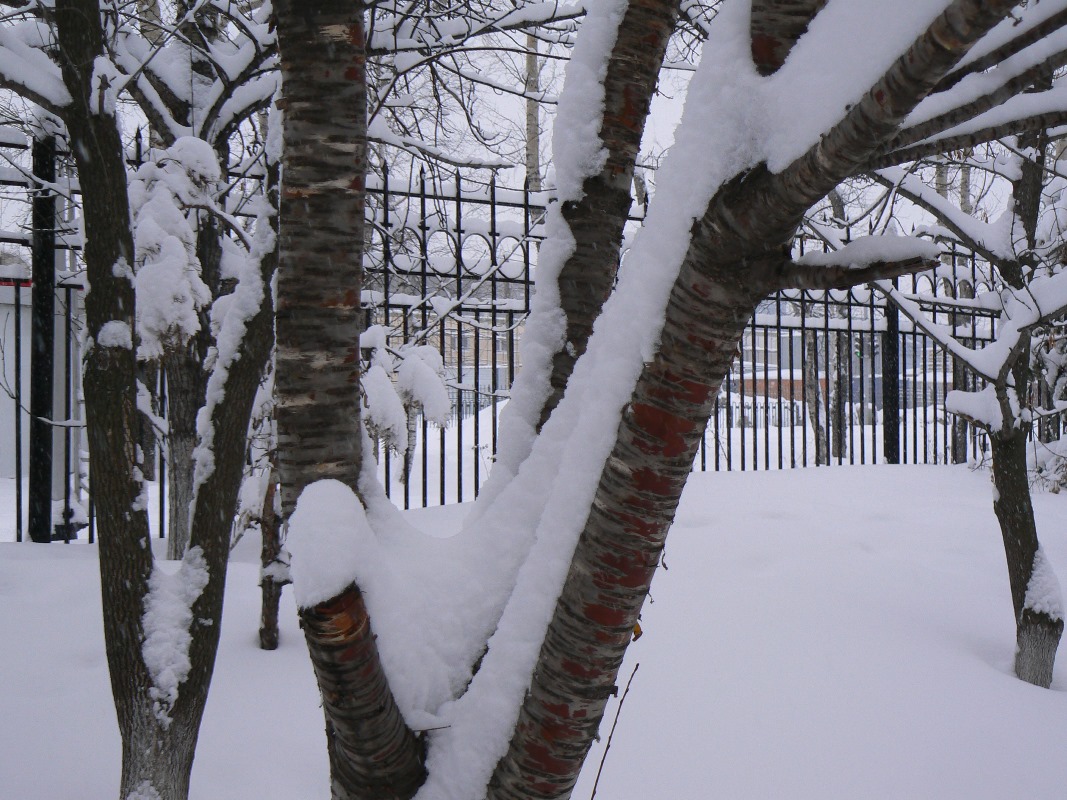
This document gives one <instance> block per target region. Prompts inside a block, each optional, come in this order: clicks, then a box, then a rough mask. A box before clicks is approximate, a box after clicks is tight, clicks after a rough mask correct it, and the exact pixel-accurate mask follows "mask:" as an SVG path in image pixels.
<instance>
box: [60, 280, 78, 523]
mask: <svg viewBox="0 0 1067 800" xmlns="http://www.w3.org/2000/svg"><path fill="white" fill-rule="evenodd" d="M71 292H72V290H71V287H70V286H64V287H63V300H64V301H65V303H66V309H65V313H64V315H63V420H64V424H63V528H62V531H63V540H64V541H65V542H67V543H68V544H69V543H70V540H71V538H72V537H73V536H74V530H75V529H74V512H73V510H72V509H71V507H70V490H71V485H70V483H71V478H72V477H73V476H72V472H71V453H70V433H71V430H70V425H71V416H72V408H71V398H72V396H73V394H74V386H73V384H74V375H73V370H72V366H71V361H72V359H73V356H74V353H73V350H72V344H73V342H74V305H73V303H72V302H71V300H72V293H71Z"/></svg>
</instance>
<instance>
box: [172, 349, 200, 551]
mask: <svg viewBox="0 0 1067 800" xmlns="http://www.w3.org/2000/svg"><path fill="white" fill-rule="evenodd" d="M163 368H164V370H165V372H166V376H167V510H168V512H169V513H168V515H167V558H169V559H175V560H176V559H180V558H181V557H182V556H184V555H185V551H186V549H187V548H188V547H189V534H190V531H191V529H192V513H193V512H192V502H193V469H194V467H193V451H194V450H195V449H196V418H197V415H198V413H199V412H200V409H201V408H202V407H203V405H204V392H205V390H206V388H207V381H206V378H207V376H206V375H205V374H204V371H203V367H202V366H201V361H200V357H199V355H198V353H197V352H196V345H195V342H190V343H188V344H187V345H186V346H185V347H182V348H181V349H168V350H167V351H166V352H165V353H164V354H163Z"/></svg>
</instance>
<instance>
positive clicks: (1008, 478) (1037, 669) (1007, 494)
mask: <svg viewBox="0 0 1067 800" xmlns="http://www.w3.org/2000/svg"><path fill="white" fill-rule="evenodd" d="M989 443H990V449H991V451H992V456H993V458H992V461H993V485H994V486H995V487H996V494H995V495H994V497H995V499H994V500H993V510H994V511H995V512H996V515H997V519H998V520H999V521H1000V532H1001V536H1002V538H1003V540H1004V555H1005V556H1006V558H1007V562H1008V580H1009V582H1010V584H1011V599H1012V605H1013V606H1014V609H1015V624H1016V637H1017V642H1016V644H1017V649H1016V653H1015V674H1016V675H1018V676H1019V678H1021V679H1022V680H1024V681H1027V682H1029V683H1033V684H1036V685H1037V686H1043V687H1045V688H1048V687H1049V686H1050V685H1051V683H1052V668H1053V666H1054V665H1055V662H1056V648H1057V647H1058V646H1059V642H1060V636H1061V634H1062V633H1063V619H1061V618H1055V617H1053V616H1051V615H1050V614H1048V613H1046V612H1045V611H1043V610H1040V609H1034V608H1028V607H1027V604H1026V597H1027V589H1028V588H1029V587H1030V585H1031V580H1032V579H1033V575H1034V560H1035V557H1036V556H1037V553H1038V549H1039V547H1040V544H1039V542H1038V538H1037V523H1036V522H1035V520H1034V507H1033V503H1032V501H1031V499H1030V483H1029V480H1028V477H1029V476H1028V474H1027V470H1026V432H1025V431H1024V430H1022V429H1016V430H1012V431H1009V432H1008V433H1007V434H1004V433H991V434H990V437H989Z"/></svg>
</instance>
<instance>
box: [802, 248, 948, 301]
mask: <svg viewBox="0 0 1067 800" xmlns="http://www.w3.org/2000/svg"><path fill="white" fill-rule="evenodd" d="M939 255H940V249H939V248H938V246H937V245H936V244H934V243H933V242H930V241H927V240H924V239H915V238H912V237H907V236H889V235H883V236H863V237H860V238H858V239H855V240H854V241H852V242H851V243H849V244H847V245H845V246H844V247H843V248H841V249H840V250H836V251H831V252H828V253H818V252H814V253H806V254H805V255H803V256H800V257H799V258H797V259H794V260H793V262H792V263H791V264H789V265H788V266H787V269H786V272H785V275H784V276H783V282H782V288H784V289H848V288H850V287H852V286H855V285H857V284H860V283H868V282H869V281H872V280H878V279H887V278H894V277H899V276H900V275H908V274H911V273H913V272H922V271H924V270H928V269H933V268H935V267H936V266H937V265H938V263H939V261H938V257H939Z"/></svg>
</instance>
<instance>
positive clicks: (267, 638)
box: [259, 469, 285, 650]
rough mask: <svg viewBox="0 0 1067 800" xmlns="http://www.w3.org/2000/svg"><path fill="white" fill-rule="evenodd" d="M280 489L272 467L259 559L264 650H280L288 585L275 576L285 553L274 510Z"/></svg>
mask: <svg viewBox="0 0 1067 800" xmlns="http://www.w3.org/2000/svg"><path fill="white" fill-rule="evenodd" d="M277 488H278V474H277V472H276V471H275V470H273V469H272V470H271V473H270V478H269V479H268V482H267V491H266V494H265V495H264V497H263V512H262V513H261V514H260V515H259V530H260V534H261V535H262V537H263V547H262V549H261V550H260V559H259V563H260V569H261V572H260V576H261V577H260V579H259V588H260V591H261V593H262V604H261V609H260V614H259V646H260V647H261V648H262V649H264V650H277V649H278V604H279V602H280V601H281V599H282V587H283V586H284V585H285V583H284V582H283V581H280V580H278V578H277V577H276V575H275V571H276V570H277V569H278V564H279V560H280V557H281V554H282V526H281V520H280V519H279V518H278V514H277V513H276V512H275V510H274V505H275V502H276V498H277Z"/></svg>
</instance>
